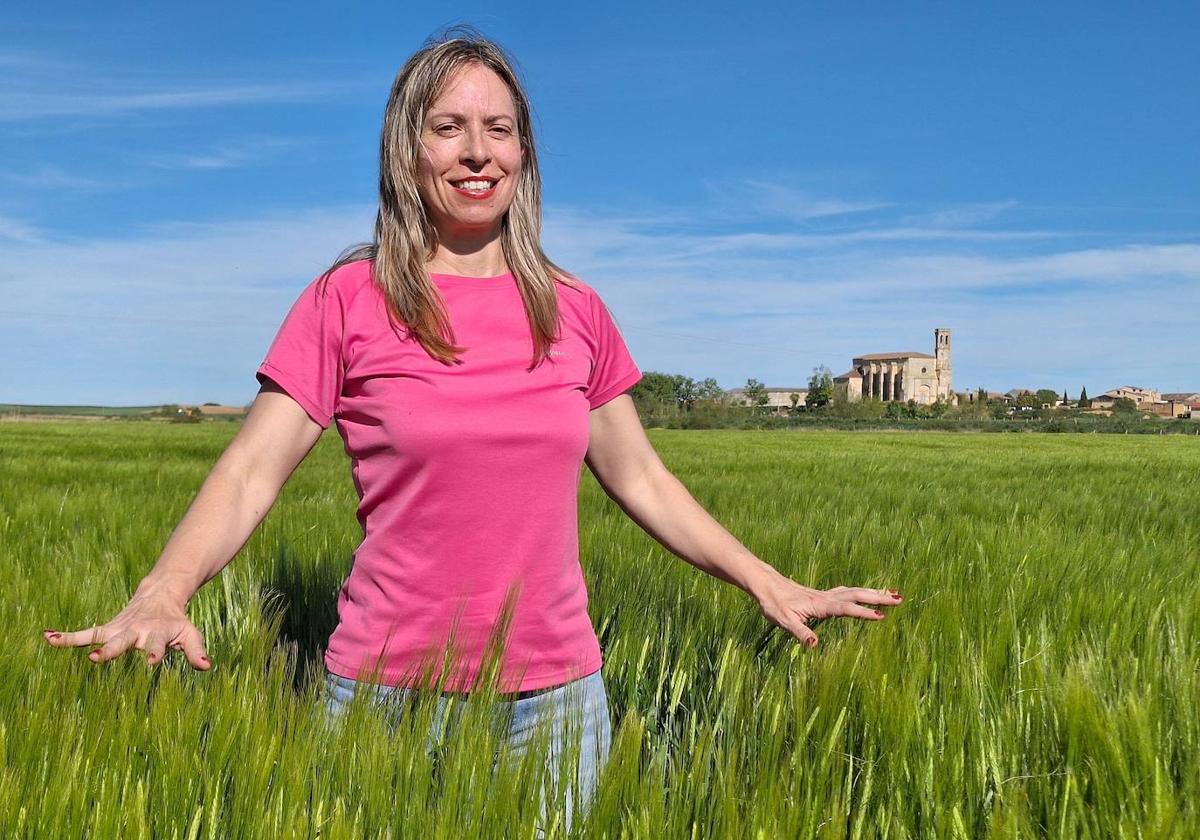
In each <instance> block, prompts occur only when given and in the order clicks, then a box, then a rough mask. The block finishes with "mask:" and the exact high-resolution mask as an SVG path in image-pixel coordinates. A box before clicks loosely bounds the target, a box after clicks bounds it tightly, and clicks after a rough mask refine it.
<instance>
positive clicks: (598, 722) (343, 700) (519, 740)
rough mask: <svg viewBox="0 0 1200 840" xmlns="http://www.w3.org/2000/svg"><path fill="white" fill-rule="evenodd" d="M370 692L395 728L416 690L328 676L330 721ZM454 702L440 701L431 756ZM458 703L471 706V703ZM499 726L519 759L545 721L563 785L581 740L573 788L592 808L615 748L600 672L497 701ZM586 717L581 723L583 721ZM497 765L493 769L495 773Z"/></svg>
mask: <svg viewBox="0 0 1200 840" xmlns="http://www.w3.org/2000/svg"><path fill="white" fill-rule="evenodd" d="M360 690H367V691H370V692H371V696H370V698H369V699H370V702H371V705H373V706H376V707H378V708H380V709H382V710H385V712H386V714H388V715H389V716H391V717H390V718H389V723H391V725H393V726H394V725H395V723H396V721H397V720H398V716H399V715H401V714H403V711H404V709H405V707H406V703H405V701H406V700H408V699H410V698H411V696H412V695H413V694H415V693H416V692H415V690H414V689H408V688H397V687H396V686H390V685H378V684H374V683H360V682H357V681H355V680H352V679H350V678H348V677H343V676H339V675H338V674H333V673H330V672H328V671H326V673H325V709H326V711H327V713H328V714H329V716H330V717H331V718H337V717H339V716H340V715H341V714H342V713H343V712H344V711H345V706H346V704H347V703H349V702H350V699H351V698H352V697H353V696H354V694H355V692H356V691H360ZM448 699H449V698H448V697H447V696H445V695H443V696H442V697H439V698H438V705H437V710H436V712H435V714H434V719H433V730H432V731H431V732H430V733H429V737H428V739H427V741H426V752H427V753H432V752H433V750H434V749H435V747H436V744H437V741H438V737H437V735H438V733H440V732H442V731H443V728H444V726H445V722H446V706H447V702H446V701H447V700H448ZM458 702H469V699H463V700H459V701H458ZM496 706H497V710H498V711H499V712H500V717H499V720H501V721H502V723H503V726H504V729H505V730H506V731H505V732H504V733H503V734H504V740H505V741H506V742H507V746H508V748H509V750H510V753H511V754H513V755H516V756H519V755H521V754H523V753H524V751H525V749H526V748H527V746H528V744H529V742H530V739H531V738H532V737H533V735H534V731H535V726H536V725H537V724H538V722H539V721H540V720H546V721H548V722H549V724H550V759H551V763H552V765H553V771H554V774H555V776H556V777H557V778H558V779H560V780H561V778H562V775H563V773H564V771H565V769H566V768H565V766H564V765H565V764H566V762H565V761H564V760H563V759H564V758H565V756H564V754H563V749H564V740H565V737H567V736H568V735H573V736H574V735H577V736H578V737H579V738H580V741H579V776H578V778H577V779H576V780H575V782H576V783H577V786H576V784H569V787H570V789H571V792H574V791H576V790H577V791H578V795H579V801H580V802H581V803H583V805H582V807H583V808H584V809H586V808H587V806H588V805H589V804H590V803H591V800H592V796H593V795H594V793H595V790H596V784H597V781H598V779H599V775H600V771H601V770H602V769H603V767H604V764H605V762H606V761H607V760H608V753H609V748H610V747H611V744H612V727H611V724H610V722H609V716H608V695H607V694H606V693H605V691H604V678H603V677H602V676H601V675H600V672H599V671H596V672H594V673H592V674H589V675H588V676H586V677H583V678H581V679H578V680H574V681H573V682H569V683H567V684H566V685H561V686H557V687H555V688H553V689H549V690H547V691H545V692H544V693H540V694H535V695H533V696H531V697H522V698H518V699H516V700H500V701H497V704H496ZM580 711H582V719H580V718H579V714H580ZM495 766H496V765H495V763H494V762H493V765H492V767H493V769H494V768H495ZM572 798H573V797H572V795H571V793H568V795H567V811H566V826H567V829H568V830H569V829H570V827H571V822H572V808H573V805H572ZM545 810H546V803H545V798H544V796H543V799H542V802H541V815H542V820H543V823H544V821H545Z"/></svg>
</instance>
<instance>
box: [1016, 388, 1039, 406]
mask: <svg viewBox="0 0 1200 840" xmlns="http://www.w3.org/2000/svg"><path fill="white" fill-rule="evenodd" d="M1017 405H1018V406H1028V407H1029V408H1037V407H1038V406H1039V405H1041V402H1039V401H1038V395H1037V394H1035V393H1034V392H1033V391H1022V392H1021V395H1020V396H1018V397H1017Z"/></svg>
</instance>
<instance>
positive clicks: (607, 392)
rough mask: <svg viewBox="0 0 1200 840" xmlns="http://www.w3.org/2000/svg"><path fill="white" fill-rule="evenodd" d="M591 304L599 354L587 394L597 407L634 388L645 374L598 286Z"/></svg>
mask: <svg viewBox="0 0 1200 840" xmlns="http://www.w3.org/2000/svg"><path fill="white" fill-rule="evenodd" d="M590 306H591V310H592V330H593V333H592V335H593V339H594V344H595V347H596V355H595V359H594V360H593V364H592V373H591V376H590V377H588V387H587V390H586V391H585V392H584V395H585V396H586V397H587V400H588V405H589V406H590V407H591V408H593V409H595V408H599V407H600V406H602V405H604V404H605V403H606V402H608V401H609V400H611V399H612V398H613V397H616V396H619V395H621V394H623V393H625V392H626V391H628V390H629V389H630V388H632V387H633V386H634V385H635V384H637V382H638V380H639V379H641V378H642V372H641V371H640V370H639V369H638V366H637V364H635V363H634V361H633V357H632V356H631V355H630V354H629V348H628V347H626V346H625V340H624V339H623V338H622V337H621V333H620V331H619V330H618V329H617V325H616V323H615V322H614V321H613V317H612V313H610V312H609V311H608V307H607V306H605V304H604V301H603V300H601V298H600V295H598V294H596V292H595V290H593V291H592V294H591V302H590Z"/></svg>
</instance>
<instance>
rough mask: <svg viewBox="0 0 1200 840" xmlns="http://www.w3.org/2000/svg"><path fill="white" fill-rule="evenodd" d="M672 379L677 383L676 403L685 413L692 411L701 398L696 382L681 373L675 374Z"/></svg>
mask: <svg viewBox="0 0 1200 840" xmlns="http://www.w3.org/2000/svg"><path fill="white" fill-rule="evenodd" d="M672 379H673V380H674V383H675V403H676V404H677V405H678V406H679V407H680V408H682V409H683V410H684V411H691V410H692V406H693V405H694V404H695V403H696V400H697V399H698V398H699V388H698V387H697V386H696V380H694V379H692V378H691V377H690V376H684V375H683V374H681V373H677V374H675V375H674V376H673V377H672Z"/></svg>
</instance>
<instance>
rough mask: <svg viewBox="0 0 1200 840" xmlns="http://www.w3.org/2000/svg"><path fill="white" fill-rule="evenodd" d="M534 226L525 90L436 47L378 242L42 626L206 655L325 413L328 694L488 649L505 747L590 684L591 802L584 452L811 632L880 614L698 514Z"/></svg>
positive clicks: (405, 77) (678, 547)
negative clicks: (241, 404) (179, 476)
mask: <svg viewBox="0 0 1200 840" xmlns="http://www.w3.org/2000/svg"><path fill="white" fill-rule="evenodd" d="M540 230H541V182H540V176H539V172H538V165H537V156H536V152H535V147H534V137H533V131H532V126H531V124H530V107H529V103H528V100H527V98H526V94H525V91H524V90H523V87H522V85H521V83H520V81H519V80H518V78H517V76H516V74H515V73H514V71H513V68H512V65H511V63H510V61H509V59H508V58H507V57H506V55H505V54H504V52H503V51H502V49H501V48H499V47H498V46H497V45H495V44H494V43H492V42H490V41H488V40H486V39H484V38H482V37H479V36H477V35H476V34H474V33H472V32H470V31H468V33H467V35H466V36H465V37H456V38H449V39H442V40H434V41H432V42H430V43H427V44H426V45H425V46H424V47H423V48H422V49H421V50H419V51H418V52H417V53H416V54H414V55H413V56H412V57H411V58H410V59H409V60H408V62H407V63H406V64H405V66H404V67H403V68H402V69H401V71H400V73H399V74H398V75H397V77H396V80H395V82H394V84H393V87H392V91H391V96H390V99H389V101H388V104H387V108H386V112H385V116H384V124H383V132H382V139H381V144H380V206H379V213H378V216H377V219H376V225H375V241H374V242H373V243H371V244H370V245H367V246H360V247H359V248H358V249H355V250H354V251H352V252H351V253H350V254H348V255H346V256H343V257H342V258H341V259H339V260H338V261H337V262H336V263H335V264H334V266H333V267H332V268H331V269H330V270H329V271H327V272H325V273H323V274H322V275H321V276H320V277H318V278H316V279H315V280H314V281H313V282H312V283H310V284H309V285H308V286H307V287H306V288H305V289H304V291H303V292H302V293H301V294H300V296H299V297H298V299H297V300H296V301H295V303H294V304H293V306H292V308H291V310H290V311H289V312H288V315H287V317H286V318H285V320H284V322H283V324H282V326H281V327H280V329H279V332H278V334H277V335H276V337H275V339H274V341H273V342H272V344H271V346H270V348H269V350H268V351H267V354H266V358H265V360H264V361H263V363H262V365H260V367H259V368H258V371H257V376H258V379H259V380H260V382H261V386H262V387H261V389H260V391H259V394H258V396H257V398H256V399H255V402H254V404H253V406H252V407H251V409H250V412H249V413H248V415H247V417H246V420H245V423H244V425H243V427H242V428H241V430H240V431H239V432H238V434H237V436H236V437H235V438H234V440H233V441H232V442H231V443H230V445H229V447H228V448H227V449H226V451H225V452H224V453H223V454H222V456H221V457H220V459H219V460H218V461H217V463H216V465H215V466H214V468H213V470H212V472H211V474H210V475H209V476H208V478H207V479H206V480H205V482H204V485H203V487H202V488H201V490H200V492H199V494H198V495H197V497H196V500H195V501H194V502H193V504H192V506H191V508H190V509H189V510H188V512H187V514H186V515H185V516H184V518H183V520H182V521H181V522H180V523H179V526H178V527H177V528H176V530H175V532H174V533H173V534H172V536H171V538H170V540H169V541H168V542H167V545H166V547H165V548H164V550H163V552H162V556H161V557H160V558H159V560H158V562H157V563H156V565H155V566H154V568H153V569H152V570H151V571H150V572H149V574H147V576H146V578H145V579H144V580H143V581H142V582H141V583H140V584H139V585H138V587H137V590H136V591H135V593H134V594H133V597H132V598H131V600H130V602H129V604H128V605H127V606H126V607H125V608H124V609H123V610H122V611H121V612H120V613H119V614H118V615H117V616H116V617H114V618H113V619H112V620H111V621H109V622H108V623H106V624H103V625H100V626H95V627H92V628H90V629H86V630H77V631H74V632H67V633H53V632H51V631H47V639H48V640H49V642H50V644H52V645H54V646H56V647H80V646H95V645H100V646H101V647H100V648H99V649H98V650H94V651H92V652H91V654H90V658H91V660H92V661H93V662H106V661H108V660H111V659H113V658H115V657H117V656H120V655H121V654H123V653H125V652H126V651H128V650H130V649H131V648H132V649H137V650H144V651H145V652H146V658H147V660H148V661H149V662H150V663H151V664H154V663H157V662H159V661H161V660H162V657H163V655H164V652H165V650H166V649H167V648H180V649H182V650H183V652H184V653H185V655H186V656H187V659H188V661H189V662H190V663H191V665H192V666H193V667H194V668H196V669H198V670H207V669H208V668H209V667H210V666H211V663H210V662H209V660H208V657H207V656H206V654H205V650H204V642H203V639H202V637H201V634H200V631H199V630H198V629H197V628H196V627H195V626H194V625H193V624H192V623H191V622H190V621H189V620H188V618H187V613H186V605H187V603H188V601H189V600H190V599H191V597H192V596H193V595H194V594H195V592H196V591H197V590H198V589H199V588H200V587H201V586H202V585H203V584H204V583H206V582H207V581H208V580H210V579H212V578H213V577H214V576H216V575H217V574H218V573H219V571H220V570H221V569H222V568H223V567H224V566H225V565H226V564H227V563H228V562H229V561H230V559H231V558H232V557H233V556H234V554H236V552H237V551H238V550H239V549H240V548H241V546H242V545H243V544H244V542H245V541H246V539H247V538H248V537H249V535H250V534H251V533H252V532H253V530H254V528H255V527H257V525H258V524H259V522H260V521H261V520H262V518H263V517H264V516H265V514H266V512H267V511H268V510H269V509H270V508H271V505H272V504H273V502H274V500H275V498H276V496H277V494H278V493H279V490H280V489H281V487H282V486H283V484H284V483H285V482H286V480H287V478H288V477H289V475H290V474H291V473H292V471H293V470H294V469H295V468H296V466H297V465H298V464H299V462H300V461H301V460H302V459H303V458H304V457H305V455H306V454H307V453H308V451H309V450H310V449H311V447H312V446H313V445H314V444H315V443H316V441H317V440H318V438H319V437H320V435H321V433H322V431H323V430H324V429H325V428H327V427H328V426H329V425H330V424H331V423H332V422H334V421H335V420H336V421H337V428H338V432H339V434H340V435H341V436H342V438H343V439H344V441H345V445H346V451H347V454H349V456H350V458H351V461H352V473H353V477H354V481H355V485H356V488H357V490H358V494H359V499H360V501H359V507H358V514H357V515H358V518H359V521H360V523H361V524H362V527H363V540H362V542H361V544H360V545H359V547H358V548H357V550H356V551H355V555H354V563H353V566H352V570H351V572H350V575H349V577H348V578H347V579H346V581H345V583H344V584H343V586H342V589H341V592H340V594H339V598H338V614H339V623H338V626H337V628H336V629H335V630H334V632H333V634H332V636H331V637H330V640H329V645H328V648H327V650H326V653H325V665H326V668H327V670H328V674H327V688H328V694H327V696H328V703H329V708H330V710H331V711H332V712H335V713H336V712H338V711H339V710H340V709H341V707H342V705H343V704H344V703H345V701H346V700H348V699H349V697H350V696H351V695H352V694H353V692H354V691H355V690H356V689H358V688H360V687H361V686H363V685H365V684H369V685H370V687H371V690H372V691H373V692H376V693H380V694H382V695H388V694H403V693H404V692H406V691H409V690H411V689H414V688H417V687H420V686H425V687H429V686H432V687H434V688H435V689H436V690H438V691H441V692H443V694H445V695H446V696H449V695H450V694H453V693H456V692H469V691H471V690H473V689H478V687H479V686H480V685H482V678H483V675H484V672H485V663H490V662H495V663H498V666H499V667H498V675H497V685H498V686H499V690H500V691H502V692H503V693H504V701H505V702H508V703H510V704H512V711H513V712H514V714H513V715H512V716H511V726H512V729H511V732H510V736H511V743H513V744H518V745H519V744H520V743H522V742H523V739H524V738H525V737H526V735H527V732H528V727H529V725H530V721H531V720H532V719H533V718H535V717H537V716H538V715H540V714H547V713H548V714H551V715H552V716H553V715H555V714H557V712H558V711H559V710H560V709H565V708H566V706H567V705H568V703H569V702H582V707H583V710H584V716H585V719H584V730H583V733H582V735H583V739H584V749H583V753H584V755H583V757H582V762H583V766H582V768H581V771H580V773H581V775H580V778H579V785H580V793H581V795H583V796H584V798H585V799H586V797H587V795H588V793H590V791H591V789H592V788H593V787H594V784H595V780H596V776H597V773H598V772H599V768H600V766H601V765H602V764H603V762H604V760H605V758H606V756H607V753H608V745H609V739H610V724H609V719H608V710H607V702H606V698H605V694H604V684H603V680H602V677H601V673H600V667H601V656H600V647H599V644H598V642H597V639H596V635H595V632H594V630H593V628H592V626H591V623H590V621H589V619H588V614H587V609H586V607H587V593H586V591H585V588H584V583H583V577H582V573H581V570H580V566H579V560H578V544H577V539H578V528H577V522H576V519H575V515H576V502H577V497H576V493H577V491H578V480H579V475H580V472H579V471H580V469H581V467H582V463H583V461H584V460H585V459H586V462H587V464H588V466H589V468H590V469H591V470H592V471H593V473H594V474H595V476H596V478H597V480H598V481H599V482H600V483H601V485H602V486H603V487H604V489H605V491H606V492H607V493H608V494H609V495H610V496H611V497H612V498H613V499H614V500H616V501H617V502H618V503H619V504H620V505H621V506H622V508H624V509H625V510H626V511H627V512H628V513H629V515H630V516H631V517H632V518H633V519H635V521H637V522H638V524H639V525H640V526H641V527H642V528H644V529H645V530H646V531H647V532H648V533H649V534H651V535H652V536H654V537H655V538H656V539H657V540H659V541H660V542H661V543H663V545H665V546H666V547H667V548H669V549H670V550H671V551H672V552H674V553H675V554H677V555H678V556H680V557H681V558H683V559H685V560H687V561H688V562H689V563H692V564H693V565H695V566H697V567H698V568H700V569H702V570H704V571H706V572H708V573H709V574H711V575H713V576H715V577H717V578H719V579H721V580H724V581H726V582H728V583H732V584H734V585H736V586H739V587H741V588H742V589H743V590H745V591H746V592H747V593H748V594H749V595H751V596H752V597H753V598H755V599H756V601H757V602H758V605H759V607H760V609H761V611H762V613H763V615H764V616H765V617H766V618H767V619H768V620H770V621H771V622H773V623H774V624H776V625H779V626H780V627H783V628H784V629H786V630H787V631H789V632H790V633H792V634H793V635H794V636H795V637H796V638H797V639H799V640H800V641H802V642H804V643H805V644H807V645H809V646H815V645H816V643H817V637H816V635H815V634H814V633H813V632H812V630H811V629H810V628H809V627H808V626H807V622H810V621H813V620H815V619H821V618H826V617H832V616H852V617H857V618H862V619H868V620H878V619H880V618H882V617H883V613H882V612H880V611H879V610H877V609H873V608H870V607H868V606H864V604H869V605H884V604H896V603H899V601H900V597H899V595H898V594H897V593H895V592H894V591H892V590H888V591H884V590H875V589H861V588H847V587H837V588H835V589H831V590H825V591H820V590H815V589H810V588H808V587H805V586H801V585H800V584H798V583H795V582H794V581H792V580H790V579H788V578H787V577H785V576H783V575H782V574H780V573H779V572H777V571H776V570H775V569H773V568H772V567H771V566H769V565H768V564H767V563H765V562H763V561H762V560H760V559H758V558H757V557H755V556H754V555H753V554H751V553H750V552H749V551H748V550H747V549H746V548H745V547H744V546H742V545H741V544H740V543H739V542H738V541H737V540H736V539H735V538H734V537H733V536H732V535H730V534H729V533H728V532H727V531H726V530H725V529H724V528H722V527H721V525H719V524H718V523H717V522H716V521H715V520H714V519H713V518H712V517H711V516H709V515H708V513H707V512H706V511H705V510H704V509H703V508H702V507H701V506H700V505H699V504H698V503H697V502H696V501H695V500H694V499H693V498H692V497H691V495H690V494H689V493H688V491H687V489H686V488H685V487H684V486H683V485H682V484H681V483H680V482H679V481H678V480H677V479H676V478H675V477H674V476H673V475H672V474H671V473H670V472H669V471H668V470H667V469H666V467H665V466H664V465H663V464H662V462H661V461H660V460H659V458H658V457H657V455H656V453H655V451H654V449H653V448H652V446H651V444H650V443H649V441H648V440H647V438H646V435H645V433H644V431H643V429H642V426H641V423H640V422H639V420H638V415H637V413H636V410H635V408H634V405H633V401H632V399H631V398H630V397H629V395H628V394H626V393H625V392H626V391H627V390H628V389H629V388H630V387H632V386H633V385H634V384H635V383H636V382H637V381H638V379H640V378H641V372H640V371H639V369H638V368H637V366H636V365H635V364H634V362H633V359H632V358H631V357H630V355H629V352H628V350H627V348H626V346H625V344H624V342H623V341H622V339H621V336H620V333H619V332H618V331H617V329H616V326H615V325H614V323H613V321H612V318H611V316H610V315H609V313H608V310H607V309H606V307H605V306H604V303H603V302H602V300H601V299H600V297H599V296H598V295H597V294H596V292H595V291H594V290H593V289H592V288H591V287H590V286H588V285H586V284H585V283H583V282H582V281H580V280H578V279H576V278H574V277H571V276H570V275H569V274H567V272H565V271H564V270H562V269H561V268H559V267H558V266H556V265H555V264H554V263H552V262H551V261H550V260H549V259H548V258H547V257H546V255H545V254H544V253H543V252H542V249H541V245H540ZM497 645H499V647H497ZM497 650H502V654H503V655H502V656H500V655H499V654H496V651H497ZM443 654H444V655H445V656H444V658H443ZM560 717H561V716H560Z"/></svg>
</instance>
